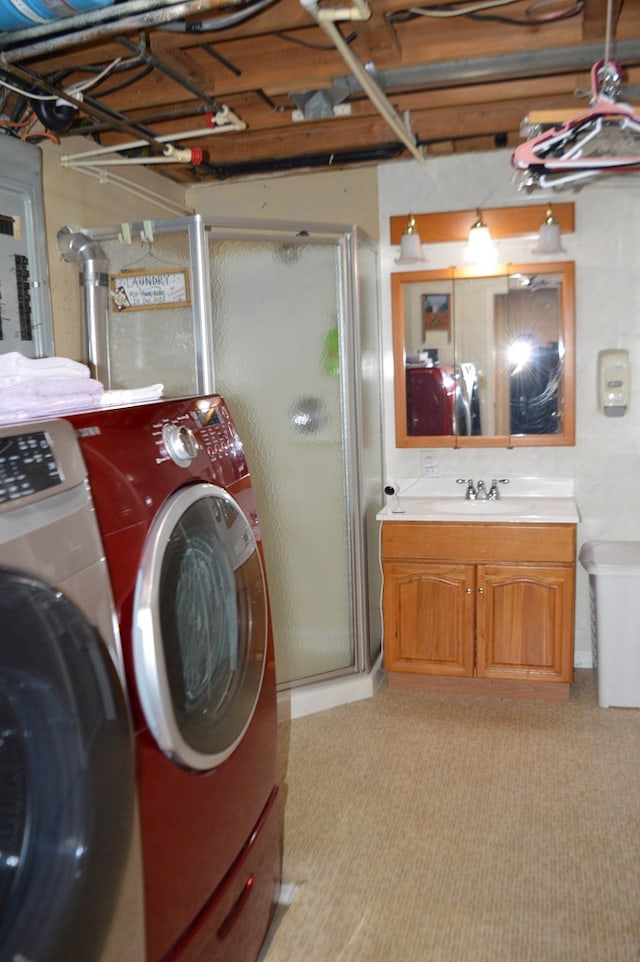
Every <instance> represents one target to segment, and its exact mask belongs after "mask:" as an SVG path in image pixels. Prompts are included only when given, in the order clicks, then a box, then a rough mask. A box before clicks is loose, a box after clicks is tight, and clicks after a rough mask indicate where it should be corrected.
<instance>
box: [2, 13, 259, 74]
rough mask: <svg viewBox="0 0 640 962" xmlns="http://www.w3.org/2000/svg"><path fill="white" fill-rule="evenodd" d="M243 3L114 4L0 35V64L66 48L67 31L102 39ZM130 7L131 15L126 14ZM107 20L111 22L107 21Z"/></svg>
mask: <svg viewBox="0 0 640 962" xmlns="http://www.w3.org/2000/svg"><path fill="white" fill-rule="evenodd" d="M245 2H246V0H182V2H178V3H171V4H167V3H165V4H162V5H159V4H158V0H150V2H148V0H134V2H132V3H123V4H120V3H117V4H114V6H112V7H102V8H101V9H99V10H92V11H90V12H89V13H83V14H78V15H77V16H73V17H63V18H62V19H61V20H57V21H56V20H54V21H47V23H46V24H42V25H38V26H36V27H28V28H26V29H25V30H15V31H12V32H10V33H3V34H0V45H2V46H3V47H4V48H5V49H4V50H3V51H2V52H1V53H0V64H3V65H6V64H11V63H16V62H17V61H19V60H28V59H33V58H35V57H38V56H44V55H45V54H51V53H53V52H54V51H56V50H67V49H68V48H69V43H70V38H69V34H72V39H73V43H74V44H75V43H88V42H91V41H93V40H105V39H106V38H107V37H112V36H114V34H116V33H128V32H129V31H134V30H148V29H149V28H150V27H156V26H159V25H160V24H163V23H170V22H171V21H173V20H181V19H183V18H185V17H195V16H203V15H204V14H207V13H211V11H212V10H216V9H217V8H218V7H229V6H242V4H243V3H245ZM130 10H132V12H133V15H132V16H127V13H128V12H129V11H130ZM140 11H142V12H140ZM110 19H112V20H113V23H108V22H107V21H108V20H110ZM85 25H86V26H85ZM76 28H78V29H77V32H74V31H75V30H76ZM57 33H62V36H58V37H55V36H52V34H57ZM34 37H36V38H39V37H42V40H39V41H36V42H34V43H29V44H27V45H26V46H24V47H13V46H12V44H13V42H14V41H20V40H23V39H24V40H31V39H32V38H34ZM9 46H12V49H10V50H8V49H6V48H7V47H9Z"/></svg>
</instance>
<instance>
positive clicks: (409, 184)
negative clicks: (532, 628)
mask: <svg viewBox="0 0 640 962" xmlns="http://www.w3.org/2000/svg"><path fill="white" fill-rule="evenodd" d="M509 157H510V154H509V151H498V152H491V153H487V154H468V155H464V156H460V157H451V158H435V159H432V160H430V159H428V160H427V161H426V163H425V164H423V165H419V164H418V163H417V162H414V161H409V162H407V163H403V164H388V165H385V166H382V167H380V168H379V171H378V173H379V185H378V197H379V207H380V241H381V275H382V297H381V304H382V311H383V339H384V370H385V424H386V458H387V463H386V468H387V472H388V476H389V477H393V478H398V477H402V478H412V477H416V476H418V475H419V473H420V457H421V452H420V451H418V450H413V449H412V450H409V449H398V448H396V447H395V440H394V422H393V356H392V348H391V300H390V288H389V274H390V273H391V272H392V271H394V270H399V269H401V268H398V266H397V265H396V264H395V263H394V258H396V257H397V248H392V247H390V245H389V225H388V219H389V217H390V216H392V215H395V214H406V213H408V212H413V213H422V212H428V211H445V210H456V209H466V208H473V207H476V206H479V207H481V208H482V207H487V208H488V207H501V206H507V205H516V204H526V203H527V202H530V203H536V204H541V203H547V202H550V203H553V201H554V200H557V201H558V203H559V202H561V201H562V202H567V201H570V202H573V203H574V204H575V215H576V217H575V220H576V229H575V233H574V234H572V235H567V236H565V237H564V238H563V247H564V253H561V254H557V255H553V256H552V257H549V256H547V257H540V256H538V255H534V254H533V253H532V250H533V247H534V242H535V238H533V237H526V238H519V239H517V240H516V239H513V240H505V241H500V242H499V246H500V251H501V260H503V261H505V262H509V261H511V262H514V263H518V262H519V263H532V262H535V261H536V260H538V261H539V260H573V261H575V264H576V386H577V410H576V444H575V447H572V448H529V449H525V450H523V449H519V450H518V449H514V450H506V449H490V450H466V451H454V450H443V449H434V450H433V452H432V453H433V455H434V457H435V459H436V461H437V463H438V465H439V469H440V474H441V475H444V476H453V477H461V476H464V477H490V476H491V477H495V476H498V477H500V476H502V477H509V476H512V477H514V476H520V477H527V476H536V477H571V478H574V479H575V486H576V498H577V502H578V507H579V509H580V514H581V518H582V521H581V524H580V526H579V530H578V545H581V544H582V543H583V542H585V541H591V540H594V539H604V540H627V539H633V540H636V539H637V540H640V505H639V497H638V494H639V491H640V277H639V272H638V255H639V251H640V192H639V191H638V181H637V180H636V179H635V178H634V177H632V176H630V175H627V176H626V177H625V176H622V175H621V176H618V177H613V178H610V179H609V181H608V182H606V181H605V180H602V181H601V182H600V183H599V184H598V185H597V186H596V183H592V184H591V185H588V186H585V187H583V188H582V190H581V191H580V192H577V193H575V194H574V193H572V192H570V191H563V192H561V193H558V194H552V193H551V192H550V191H548V192H542V191H540V192H538V193H537V194H534V195H531V196H530V197H528V196H527V195H526V194H522V193H519V192H518V190H517V184H516V183H515V182H514V177H513V174H514V172H513V170H512V168H511V166H510V163H509ZM422 240H423V242H426V241H428V238H422ZM425 250H426V256H427V258H428V261H427V263H426V264H425V265H424V267H425V268H426V269H435V268H437V267H447V266H450V265H452V264H455V263H458V264H459V263H461V253H462V245H460V244H439V245H428V246H427V247H426V249H425ZM404 269H405V270H406V269H410V268H404ZM614 347H619V348H626V349H628V350H629V352H630V360H631V386H632V397H631V405H630V409H629V411H628V413H627V415H626V416H625V417H622V418H614V419H612V418H606V417H605V416H604V415H603V414H601V413H600V411H599V410H598V409H597V404H596V361H597V355H598V351H600V350H603V349H605V348H614ZM577 583H578V591H577V602H576V652H577V661H578V663H579V664H583V665H586V664H589V663H590V661H589V659H590V649H591V638H590V619H589V595H588V578H587V575H586V572H585V571H584V570H583V569H582V568H579V569H578V577H577ZM638 590H640V583H639V585H638Z"/></svg>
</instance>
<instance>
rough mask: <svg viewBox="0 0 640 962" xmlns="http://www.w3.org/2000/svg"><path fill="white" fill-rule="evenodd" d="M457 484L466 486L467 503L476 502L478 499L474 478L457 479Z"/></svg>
mask: <svg viewBox="0 0 640 962" xmlns="http://www.w3.org/2000/svg"><path fill="white" fill-rule="evenodd" d="M456 484H466V486H467V490H466V491H465V495H464V496H465V498H466V500H467V501H475V500H476V498H477V497H478V495H477V493H476V489H475V487H474V485H473V478H456Z"/></svg>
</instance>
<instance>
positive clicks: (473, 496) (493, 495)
mask: <svg viewBox="0 0 640 962" xmlns="http://www.w3.org/2000/svg"><path fill="white" fill-rule="evenodd" d="M456 484H466V486H467V488H466V491H465V493H464V497H465V500H466V501H499V500H500V488H499V487H498V485H499V484H509V479H508V478H493V479H492V481H491V487H490V488H489V490H488V491H487V486H486V484H485V483H484V481H478V483H477V484H475V483H474V481H473V479H472V478H456Z"/></svg>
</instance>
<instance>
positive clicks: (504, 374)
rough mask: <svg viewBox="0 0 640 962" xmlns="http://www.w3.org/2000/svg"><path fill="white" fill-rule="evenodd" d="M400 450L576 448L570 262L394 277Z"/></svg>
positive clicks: (571, 268) (397, 417) (397, 428)
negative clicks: (506, 446)
mask: <svg viewBox="0 0 640 962" xmlns="http://www.w3.org/2000/svg"><path fill="white" fill-rule="evenodd" d="M392 295H393V320H394V357H395V378H396V384H395V396H396V432H397V443H398V445H399V446H414V447H424V446H430V445H436V446H437V445H440V446H460V445H468V446H472V445H474V444H475V445H485V446H488V445H490V444H491V443H496V444H505V443H506V444H509V445H516V444H520V445H526V444H538V445H540V444H572V443H573V423H574V417H573V374H572V370H573V357H572V353H573V264H571V263H556V264H535V265H517V266H515V265H501V266H499V267H496V268H495V269H492V270H491V272H490V273H489V272H487V273H483V274H482V275H476V274H474V273H473V271H470V270H464V269H450V270H445V271H419V272H411V273H403V274H393V275H392Z"/></svg>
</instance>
